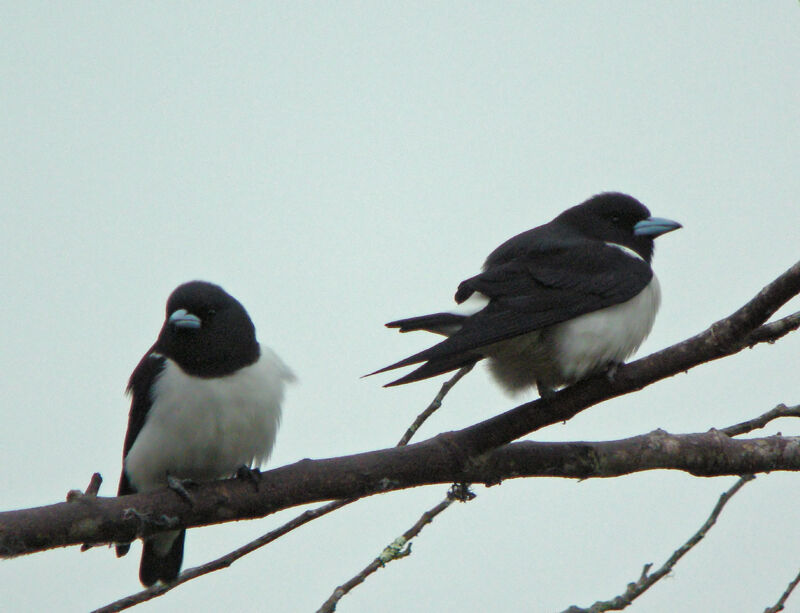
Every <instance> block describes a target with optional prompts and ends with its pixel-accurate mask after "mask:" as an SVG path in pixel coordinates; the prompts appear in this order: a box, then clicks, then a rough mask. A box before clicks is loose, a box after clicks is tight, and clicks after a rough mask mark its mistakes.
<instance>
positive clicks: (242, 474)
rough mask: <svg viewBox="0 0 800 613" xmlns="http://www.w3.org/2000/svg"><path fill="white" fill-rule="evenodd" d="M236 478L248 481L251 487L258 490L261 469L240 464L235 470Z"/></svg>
mask: <svg viewBox="0 0 800 613" xmlns="http://www.w3.org/2000/svg"><path fill="white" fill-rule="evenodd" d="M236 478H237V479H243V480H245V481H249V482H250V483H252V484H253V487H255V488H256V491H258V484H259V483H260V482H261V471H260V470H259V469H258V468H252V467H250V466H247V465H246V464H242V465H241V466H240V467H239V468H238V469H237V470H236Z"/></svg>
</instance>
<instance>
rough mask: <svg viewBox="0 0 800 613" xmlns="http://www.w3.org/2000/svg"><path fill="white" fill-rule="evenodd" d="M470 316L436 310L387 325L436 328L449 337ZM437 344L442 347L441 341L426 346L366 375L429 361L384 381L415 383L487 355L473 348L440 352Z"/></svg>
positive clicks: (403, 329)
mask: <svg viewBox="0 0 800 613" xmlns="http://www.w3.org/2000/svg"><path fill="white" fill-rule="evenodd" d="M467 317H468V316H467V315H458V314H456V313H433V314H432V315H421V316H419V317H409V318H408V319H398V320H397V321H390V322H389V323H388V324H386V327H387V328H397V329H399V331H400V332H414V331H417V330H424V331H426V332H433V333H434V334H442V335H444V336H448V337H449V336H450V335H451V334H455V333H456V332H458V331H459V330H460V329H461V326H462V325H463V323H464V320H465V319H467ZM436 347H438V345H436V346H434V347H431V348H430V349H426V350H425V351H420V352H419V353H415V354H414V355H412V356H410V357H407V358H405V359H404V360H400V361H399V362H395V363H394V364H390V365H389V366H386V367H385V368H381V369H380V370H376V371H375V372H371V373H369V374H368V375H364V376H365V377H369V376H372V375H377V374H379V373H382V372H386V371H388V370H394V369H395V368H402V367H403V366H410V365H411V364H419V363H420V362H426V363H425V364H423V365H422V366H420V367H419V368H417V369H416V370H414V371H412V372H410V373H409V374H407V375H405V376H404V377H401V378H400V379H397V380H395V381H392V382H391V383H387V384H386V385H384V387H393V386H395V385H403V384H404V383H412V382H414V381H421V380H422V379H428V378H430V377H435V376H436V375H441V374H443V373H446V372H450V371H451V370H456V369H457V368H461V367H462V366H467V365H469V364H474V363H475V362H477V361H478V360H480V359H481V358H482V357H483V356H482V355H479V354H476V353H470V352H462V353H458V354H451V355H441V356H437V355H436V353H437V352H436Z"/></svg>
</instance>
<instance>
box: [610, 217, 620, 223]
mask: <svg viewBox="0 0 800 613" xmlns="http://www.w3.org/2000/svg"><path fill="white" fill-rule="evenodd" d="M619 219H620V218H619V215H612V216H611V223H619Z"/></svg>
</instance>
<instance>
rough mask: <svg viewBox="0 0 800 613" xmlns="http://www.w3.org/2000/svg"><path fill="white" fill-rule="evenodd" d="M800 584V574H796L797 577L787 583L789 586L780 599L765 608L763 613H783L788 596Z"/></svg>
mask: <svg viewBox="0 0 800 613" xmlns="http://www.w3.org/2000/svg"><path fill="white" fill-rule="evenodd" d="M798 583H800V573H797V576H796V577H795V578H794V579H792V580H791V581H790V582H789V585H788V586H787V587H786V590H784V592H783V594H781V597H780V598H779V599H778V602H776V603H775V604H774V605H772V606H771V607H767V608H766V609H764V613H778V611H783V609H784V606H785V605H786V601H787V600H789V596H791V595H792V592H793V591H794V588H796V587H797V584H798Z"/></svg>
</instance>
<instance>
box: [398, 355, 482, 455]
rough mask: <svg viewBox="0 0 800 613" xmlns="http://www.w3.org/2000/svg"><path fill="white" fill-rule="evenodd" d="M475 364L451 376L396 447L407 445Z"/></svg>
mask: <svg viewBox="0 0 800 613" xmlns="http://www.w3.org/2000/svg"><path fill="white" fill-rule="evenodd" d="M473 366H475V364H468V365H467V366H464V367H463V368H461V369H460V370H459V371H458V372H457V373H456V374H455V375H453V376H452V377H451V378H450V379H448V380H447V381H445V382H444V384H442V388H441V389H440V390H439V393H438V394H436V397H435V398H434V399H433V400H432V401H431V403H430V404H429V405H428V408H427V409H425V410H424V411H423V412H422V413H420V414H419V415H417V418H416V419H415V420H414V423H413V424H411V426H410V427H409V428H408V430H406V433H405V434H404V435H403V438H401V439H400V441H399V442H398V443H397V446H398V447H402V446H403V445H407V444H408V441H410V440H411V437H412V436H414V434H416V432H417V430H419V428H420V426H421V425H422V424H424V423H425V420H426V419H428V418H429V417H430V416H431V415H433V414H434V413H435V412H436V411H438V410H439V407H441V406H442V400H444V397H445V396H446V395H447V392H449V391H450V390H451V389H452V388H453V386H454V385H455V384H456V383H458V382H459V380H461V377H463V376H464V375H466V374H467V373H468V372H469V371H470V370H472V367H473Z"/></svg>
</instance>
